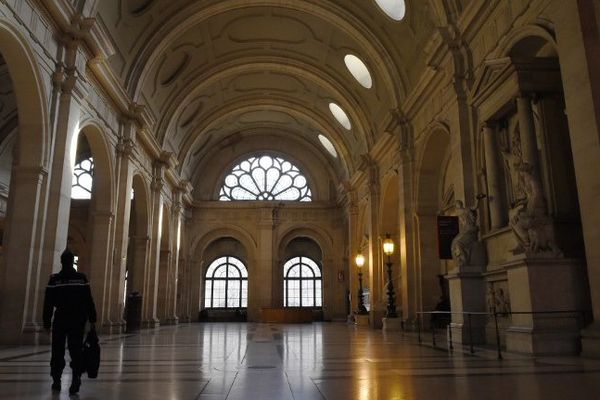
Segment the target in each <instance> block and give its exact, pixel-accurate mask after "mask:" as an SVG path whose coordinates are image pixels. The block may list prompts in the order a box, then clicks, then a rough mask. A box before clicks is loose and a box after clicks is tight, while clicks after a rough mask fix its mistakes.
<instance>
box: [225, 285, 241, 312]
mask: <svg viewBox="0 0 600 400" xmlns="http://www.w3.org/2000/svg"><path fill="white" fill-rule="evenodd" d="M239 306H240V281H237V280H235V281H229V282H228V287H227V307H228V308H237V307H239Z"/></svg>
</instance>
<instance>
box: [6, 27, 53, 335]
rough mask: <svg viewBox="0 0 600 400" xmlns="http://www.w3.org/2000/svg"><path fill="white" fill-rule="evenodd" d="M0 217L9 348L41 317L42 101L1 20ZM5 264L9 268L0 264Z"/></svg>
mask: <svg viewBox="0 0 600 400" xmlns="http://www.w3.org/2000/svg"><path fill="white" fill-rule="evenodd" d="M0 60H1V61H0V71H1V72H0V75H1V77H0V85H2V89H3V90H2V92H3V94H4V96H3V99H2V102H3V103H4V107H3V110H2V112H1V117H2V120H0V129H1V133H0V135H1V138H2V139H1V142H0V145H1V147H2V156H1V159H2V171H3V172H2V182H3V184H4V188H3V191H2V192H3V193H2V195H3V196H2V199H0V201H1V202H2V203H3V204H2V205H1V206H0V208H1V209H3V216H2V230H3V234H2V245H1V252H0V253H1V260H0V265H1V274H0V293H2V296H1V308H0V317H1V318H0V324H1V325H0V328H1V329H0V341H2V342H4V343H11V342H12V343H14V342H15V341H19V340H20V335H21V333H22V332H23V329H24V327H26V325H31V326H32V327H33V326H35V324H36V322H37V321H38V320H39V318H40V316H41V307H40V306H41V304H40V302H39V301H38V300H37V299H39V298H41V297H40V296H41V294H42V293H43V290H44V286H45V283H46V282H45V277H44V278H41V279H40V271H39V269H38V268H39V267H40V264H39V263H38V262H36V260H37V259H38V258H39V257H40V253H39V251H38V250H39V248H38V247H39V240H40V238H41V235H42V231H41V229H42V227H43V223H42V221H43V218H44V211H45V209H44V207H43V196H44V188H45V185H46V184H47V176H46V174H45V168H47V167H48V149H47V146H48V144H49V142H50V141H49V138H48V136H49V122H48V119H47V114H46V110H47V105H46V99H47V96H46V94H45V93H44V85H43V84H42V83H41V82H42V79H41V76H40V72H39V71H38V70H37V68H36V66H35V65H36V63H37V62H36V57H35V55H34V54H33V52H32V51H31V50H30V48H29V45H28V41H27V39H25V38H24V37H23V36H22V35H21V34H20V33H19V32H18V30H17V29H15V28H13V27H12V26H11V25H9V24H8V23H7V22H5V21H4V20H0ZM19 116H27V118H19ZM5 260H10V263H7V262H5Z"/></svg>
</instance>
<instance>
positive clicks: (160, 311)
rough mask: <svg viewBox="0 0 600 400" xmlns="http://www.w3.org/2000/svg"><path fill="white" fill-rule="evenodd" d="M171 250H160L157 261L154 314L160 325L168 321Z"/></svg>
mask: <svg viewBox="0 0 600 400" xmlns="http://www.w3.org/2000/svg"><path fill="white" fill-rule="evenodd" d="M172 254H173V253H172V252H171V249H167V250H165V249H161V250H160V257H159V260H158V298H157V302H156V313H157V316H158V319H159V320H160V323H161V325H166V324H168V323H169V322H168V319H169V311H170V310H169V287H170V286H171V256H172Z"/></svg>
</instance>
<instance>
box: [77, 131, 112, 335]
mask: <svg viewBox="0 0 600 400" xmlns="http://www.w3.org/2000/svg"><path fill="white" fill-rule="evenodd" d="M72 162H73V178H72V185H71V209H70V213H69V233H68V239H67V246H68V247H70V248H71V250H72V251H73V252H74V254H75V255H76V257H77V268H78V270H79V271H81V272H84V273H86V274H87V275H88V277H89V279H90V284H91V287H92V294H93V296H94V300H95V302H96V308H97V309H98V322H99V323H101V324H104V323H108V322H109V321H108V315H107V311H108V308H109V307H110V304H111V301H110V300H111V299H110V298H109V296H118V295H119V293H118V291H116V292H110V291H109V290H106V289H107V288H108V287H109V286H110V284H109V282H110V276H109V274H108V273H107V272H108V269H109V268H110V261H111V259H110V252H109V249H110V245H111V241H110V236H111V226H112V223H113V202H112V193H113V186H112V181H113V179H112V176H113V168H112V162H111V159H110V156H109V153H108V149H107V144H106V142H105V139H104V133H103V132H102V131H101V130H100V129H99V128H98V127H97V126H95V125H92V124H89V125H85V126H84V127H83V128H82V129H81V131H80V132H79V134H78V136H77V147H76V151H75V154H74V157H73V158H72ZM114 303H115V304H118V302H114Z"/></svg>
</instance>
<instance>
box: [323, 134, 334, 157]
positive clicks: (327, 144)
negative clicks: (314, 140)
mask: <svg viewBox="0 0 600 400" xmlns="http://www.w3.org/2000/svg"><path fill="white" fill-rule="evenodd" d="M319 141H320V142H321V144H322V145H323V147H324V148H325V150H327V151H328V152H329V154H331V155H332V156H333V157H335V158H337V156H338V155H337V151H335V147H334V146H333V143H331V141H330V140H329V139H327V138H326V137H325V136H323V135H319Z"/></svg>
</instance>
